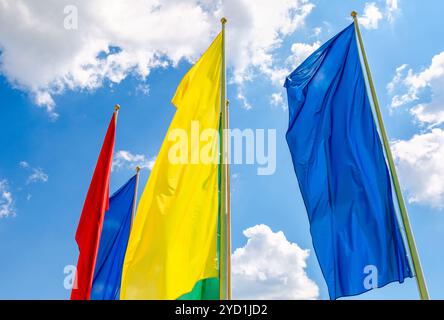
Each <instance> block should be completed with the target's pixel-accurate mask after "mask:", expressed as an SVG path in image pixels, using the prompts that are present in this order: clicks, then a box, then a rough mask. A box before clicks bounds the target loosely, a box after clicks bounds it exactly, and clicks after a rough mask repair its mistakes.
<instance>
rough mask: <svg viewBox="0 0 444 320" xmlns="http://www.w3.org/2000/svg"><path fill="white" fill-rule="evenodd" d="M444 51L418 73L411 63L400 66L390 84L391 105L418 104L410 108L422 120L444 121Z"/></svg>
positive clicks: (435, 123) (431, 123)
mask: <svg viewBox="0 0 444 320" xmlns="http://www.w3.org/2000/svg"><path fill="white" fill-rule="evenodd" d="M442 88H444V51H443V52H441V53H439V54H437V55H435V56H434V57H433V58H432V62H431V63H430V65H429V66H428V67H427V68H425V69H424V70H423V71H420V72H417V73H415V72H414V71H413V70H412V69H408V70H407V65H402V66H400V67H399V68H397V69H396V73H395V76H394V77H393V80H392V81H391V82H390V83H389V84H388V86H387V89H388V92H389V93H391V94H392V95H393V96H392V101H391V107H392V108H398V107H401V106H405V105H409V104H414V105H413V106H412V107H411V109H410V111H411V113H412V115H414V116H415V118H416V119H417V120H418V121H419V122H420V123H424V124H428V125H430V126H436V125H439V124H442V123H444V90H443V89H442Z"/></svg>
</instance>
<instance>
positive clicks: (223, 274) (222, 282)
mask: <svg viewBox="0 0 444 320" xmlns="http://www.w3.org/2000/svg"><path fill="white" fill-rule="evenodd" d="M220 22H221V24H222V67H221V101H220V107H221V110H220V112H221V117H220V129H221V135H220V136H221V138H222V141H221V143H220V153H221V157H220V159H221V163H220V164H219V167H220V212H219V222H220V233H221V235H220V252H219V255H220V257H219V298H220V299H221V300H230V299H231V270H230V269H231V254H230V251H231V249H230V246H231V245H230V213H231V212H230V211H231V210H230V189H229V185H230V176H229V172H230V167H229V164H228V154H229V150H228V130H227V129H228V101H227V99H226V70H225V24H226V22H227V19H226V18H222V19H221V20H220Z"/></svg>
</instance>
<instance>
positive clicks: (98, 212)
mask: <svg viewBox="0 0 444 320" xmlns="http://www.w3.org/2000/svg"><path fill="white" fill-rule="evenodd" d="M115 133H116V112H114V114H113V117H112V118H111V122H110V124H109V126H108V130H107V132H106V136H105V140H104V141H103V146H102V150H101V151H100V155H99V159H98V161H97V164H96V168H95V170H94V174H93V177H92V180H91V184H90V186H89V189H88V194H87V195H86V199H85V203H84V204H83V210H82V215H81V217H80V221H79V225H78V227H77V232H76V241H77V245H78V246H79V251H80V253H79V260H78V262H77V272H76V281H75V283H76V284H77V287H74V288H73V289H72V291H71V300H89V297H90V293H91V286H92V281H93V277H94V267H95V265H96V258H97V251H98V248H99V240H100V234H101V233H102V226H103V218H104V215H105V211H106V210H108V205H109V203H108V200H109V176H110V172H111V163H112V158H113V152H114V137H115Z"/></svg>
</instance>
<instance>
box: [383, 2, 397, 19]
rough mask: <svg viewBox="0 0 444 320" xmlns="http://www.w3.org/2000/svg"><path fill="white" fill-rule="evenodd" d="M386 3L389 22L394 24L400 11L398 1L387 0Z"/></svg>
mask: <svg viewBox="0 0 444 320" xmlns="http://www.w3.org/2000/svg"><path fill="white" fill-rule="evenodd" d="M385 3H386V15H387V20H388V21H389V22H390V23H393V22H394V21H395V18H396V16H397V15H398V14H399V11H400V9H399V6H398V0H386V1H385Z"/></svg>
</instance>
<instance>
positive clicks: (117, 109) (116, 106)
mask: <svg viewBox="0 0 444 320" xmlns="http://www.w3.org/2000/svg"><path fill="white" fill-rule="evenodd" d="M119 110H120V105H119V104H116V105H115V106H114V114H115V115H116V118H115V121H116V123H117V116H118V115H119Z"/></svg>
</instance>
